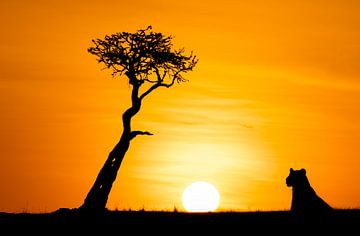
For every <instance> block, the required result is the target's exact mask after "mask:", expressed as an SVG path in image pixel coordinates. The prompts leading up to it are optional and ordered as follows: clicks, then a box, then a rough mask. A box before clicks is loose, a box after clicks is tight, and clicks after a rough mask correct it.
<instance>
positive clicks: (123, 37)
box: [80, 26, 198, 212]
mask: <svg viewBox="0 0 360 236" xmlns="http://www.w3.org/2000/svg"><path fill="white" fill-rule="evenodd" d="M172 39H173V38H172V36H165V35H163V34H162V33H157V32H153V31H152V28H151V26H149V27H147V28H146V29H141V30H138V31H136V32H135V33H128V32H121V33H116V34H113V35H110V36H109V35H107V36H105V38H104V39H95V40H92V42H93V44H94V45H93V47H90V48H89V49H88V52H89V53H91V54H93V55H95V56H96V57H97V61H98V62H99V63H102V64H104V65H105V66H106V67H105V68H107V69H110V70H112V76H122V75H125V76H126V77H127V80H128V82H129V85H130V87H131V106H130V107H129V108H128V109H127V110H126V111H125V112H124V113H123V115H122V125H123V131H122V134H121V136H120V140H119V142H118V143H117V144H116V145H115V147H114V148H113V149H112V151H111V152H110V153H109V156H108V158H107V159H106V161H105V164H104V165H103V167H102V168H101V170H100V172H99V174H98V176H97V178H96V180H95V182H94V184H93V186H92V187H91V189H90V191H89V193H88V194H87V196H86V198H85V200H84V203H83V205H82V206H81V207H80V209H81V210H85V211H91V212H101V211H104V210H105V209H106V208H105V207H106V203H107V200H108V196H109V193H110V190H111V188H112V185H113V183H114V181H115V179H116V175H117V172H118V170H119V168H120V165H121V162H122V160H123V158H124V156H125V153H126V152H127V150H128V149H129V146H130V142H131V140H133V139H134V138H135V137H136V136H138V135H152V134H151V133H150V132H148V131H140V130H133V129H132V127H131V120H132V118H133V117H134V116H135V115H136V114H137V113H138V112H139V111H140V108H141V105H142V101H143V100H144V98H145V97H147V96H148V95H149V94H150V93H152V92H153V91H154V90H155V89H157V88H160V87H165V88H170V87H171V86H173V85H174V84H175V82H178V83H180V82H185V81H187V80H186V79H185V78H184V77H183V74H184V73H186V72H188V71H191V70H192V69H193V68H194V67H195V65H196V63H197V61H198V60H197V58H196V56H195V55H193V53H192V52H191V53H190V54H189V55H185V51H184V49H183V48H182V49H179V50H173V49H172V47H173V44H172Z"/></svg>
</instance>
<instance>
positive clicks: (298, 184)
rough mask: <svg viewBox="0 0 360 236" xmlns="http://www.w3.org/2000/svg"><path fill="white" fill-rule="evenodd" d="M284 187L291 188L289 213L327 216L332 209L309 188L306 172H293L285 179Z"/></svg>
mask: <svg viewBox="0 0 360 236" xmlns="http://www.w3.org/2000/svg"><path fill="white" fill-rule="evenodd" d="M286 185H287V186H288V187H292V201H291V210H290V211H291V212H292V213H294V214H295V215H297V216H318V215H323V214H328V213H330V212H331V211H332V209H333V208H332V207H331V206H330V205H329V204H327V203H326V202H325V201H324V200H323V199H321V198H320V197H319V196H318V195H317V194H316V192H315V191H314V189H313V188H312V187H311V185H310V183H309V180H308V178H307V176H306V170H305V169H300V170H293V168H290V174H289V176H288V177H287V178H286Z"/></svg>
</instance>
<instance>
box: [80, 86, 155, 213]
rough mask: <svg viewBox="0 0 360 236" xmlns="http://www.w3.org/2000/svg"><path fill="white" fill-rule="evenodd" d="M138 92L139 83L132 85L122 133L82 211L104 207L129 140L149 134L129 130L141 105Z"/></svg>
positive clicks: (102, 208)
mask: <svg viewBox="0 0 360 236" xmlns="http://www.w3.org/2000/svg"><path fill="white" fill-rule="evenodd" d="M138 92H139V85H133V90H132V96H131V100H132V107H130V108H129V109H127V110H126V111H125V112H124V114H123V116H122V121H123V133H122V135H121V138H120V141H119V142H118V143H117V144H116V146H115V147H114V149H113V150H112V151H111V152H110V153H109V156H108V158H107V159H106V162H105V164H104V166H103V167H102V169H101V170H100V172H99V174H98V176H97V178H96V180H95V182H94V184H93V186H92V187H91V189H90V191H89V193H88V194H87V196H86V198H85V200H84V203H83V205H82V206H81V207H80V210H82V211H85V212H93V213H96V212H102V211H104V210H105V209H106V208H105V207H106V203H107V200H108V196H109V194H110V190H111V188H112V185H113V183H114V181H115V179H116V175H117V172H118V170H119V168H120V165H121V162H122V160H123V159H124V156H125V153H126V152H127V150H128V149H129V146H130V141H131V140H132V139H133V138H134V137H136V135H141V134H146V135H149V134H150V133H148V132H142V131H131V119H132V117H134V116H135V115H136V114H137V113H138V112H139V110H140V107H141V99H140V98H139V97H138Z"/></svg>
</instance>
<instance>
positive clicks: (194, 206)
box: [182, 181, 220, 212]
mask: <svg viewBox="0 0 360 236" xmlns="http://www.w3.org/2000/svg"><path fill="white" fill-rule="evenodd" d="M219 201H220V196H219V192H218V191H217V190H216V188H215V187H214V185H212V184H210V183H208V182H204V181H197V182H194V183H192V184H190V185H189V186H188V187H187V188H186V189H185V190H184V192H183V195H182V203H183V206H184V208H185V209H186V211H188V212H210V211H214V210H216V208H217V207H218V206H219Z"/></svg>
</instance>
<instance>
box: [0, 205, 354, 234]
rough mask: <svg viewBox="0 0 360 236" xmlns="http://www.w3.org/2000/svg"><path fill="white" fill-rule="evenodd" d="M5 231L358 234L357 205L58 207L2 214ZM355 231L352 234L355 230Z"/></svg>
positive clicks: (2, 224)
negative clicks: (185, 209)
mask: <svg viewBox="0 0 360 236" xmlns="http://www.w3.org/2000/svg"><path fill="white" fill-rule="evenodd" d="M0 227H1V231H2V232H9V233H8V234H7V235H17V234H18V233H22V232H23V233H27V234H29V233H30V234H31V233H35V234H36V235H62V234H65V235H84V234H89V233H90V235H94V234H95V233H100V234H101V235H103V234H106V233H114V232H115V233H116V234H117V235H139V234H140V233H141V234H144V233H145V234H148V235H194V234H197V235H206V234H208V233H209V234H211V235H214V234H219V235H264V233H265V235H288V236H290V235H313V234H314V233H319V234H320V235H334V233H339V234H340V235H359V233H360V210H336V211H335V212H334V213H333V214H332V215H331V216H327V217H314V218H305V219H304V218H303V219H299V218H296V217H294V216H292V215H291V214H290V212H288V211H273V212H226V213H201V214H200V213H197V214H193V213H192V214H191V213H177V212H148V211H108V212H106V213H105V214H103V215H97V216H88V215H81V214H79V213H78V212H77V211H75V210H67V209H62V210H59V211H56V212H53V213H46V214H27V213H22V214H11V213H0ZM354 233H355V234H354Z"/></svg>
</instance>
